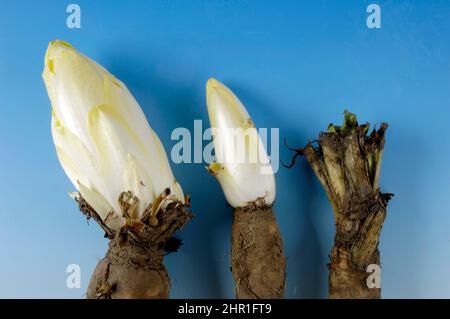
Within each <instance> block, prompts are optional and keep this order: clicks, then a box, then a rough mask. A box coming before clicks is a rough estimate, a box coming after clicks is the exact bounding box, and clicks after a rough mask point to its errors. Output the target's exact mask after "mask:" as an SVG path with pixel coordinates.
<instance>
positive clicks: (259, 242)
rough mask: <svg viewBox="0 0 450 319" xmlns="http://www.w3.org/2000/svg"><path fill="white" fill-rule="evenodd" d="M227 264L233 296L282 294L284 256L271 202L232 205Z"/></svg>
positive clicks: (284, 277) (277, 296)
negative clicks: (228, 263)
mask: <svg viewBox="0 0 450 319" xmlns="http://www.w3.org/2000/svg"><path fill="white" fill-rule="evenodd" d="M231 264H232V272H233V276H234V280H235V283H236V297H237V298H239V299H244V298H251V299H257V298H258V299H259V298H262V299H275V298H283V297H284V289H285V281H286V260H285V256H284V253H283V241H282V239H281V235H280V231H279V229H278V224H277V222H276V219H275V215H274V213H273V211H272V206H271V205H257V204H256V203H251V204H249V205H247V206H245V207H242V208H236V209H235V211H234V215H233V225H232V242H231Z"/></svg>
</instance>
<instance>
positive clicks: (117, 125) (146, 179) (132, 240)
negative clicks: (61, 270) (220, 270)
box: [42, 40, 190, 298]
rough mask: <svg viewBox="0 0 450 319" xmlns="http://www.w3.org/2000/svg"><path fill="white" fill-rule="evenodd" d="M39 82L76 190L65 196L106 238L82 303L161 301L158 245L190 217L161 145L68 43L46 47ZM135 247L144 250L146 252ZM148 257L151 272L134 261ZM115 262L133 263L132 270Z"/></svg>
mask: <svg viewBox="0 0 450 319" xmlns="http://www.w3.org/2000/svg"><path fill="white" fill-rule="evenodd" d="M42 76H43V79H44V82H45V85H46V87H47V92H48V95H49V98H50V101H51V104H52V124H51V127H52V136H53V141H54V143H55V147H56V153H57V155H58V159H59V161H60V163H61V165H62V167H63V169H64V171H65V172H66V174H67V176H68V177H69V179H70V180H71V182H72V183H73V185H74V186H75V188H76V189H77V190H78V192H77V193H73V195H72V196H73V197H74V198H75V199H76V200H77V201H78V203H79V206H80V209H81V210H82V211H83V213H85V214H87V215H88V217H93V218H95V219H96V220H97V221H98V222H99V223H100V225H101V226H102V227H103V229H104V230H105V232H106V234H107V236H108V237H110V239H111V242H110V249H109V251H108V253H107V256H106V257H105V259H104V260H102V261H101V262H100V263H99V265H98V266H97V269H96V272H95V274H94V276H93V278H92V280H91V285H90V287H89V290H88V297H111V296H113V297H140V298H145V297H167V295H168V289H169V286H168V284H169V283H168V277H167V273H166V271H165V269H164V267H163V266H162V256H161V254H160V248H158V247H163V246H164V242H163V241H165V240H168V238H169V237H170V236H171V235H172V233H173V232H174V231H175V230H176V228H179V227H181V226H182V225H183V224H184V223H185V222H186V220H187V219H188V218H189V217H190V214H189V213H188V212H187V211H186V209H185V207H186V203H185V199H184V195H183V191H182V189H181V187H180V185H179V184H178V182H177V181H176V180H175V178H174V176H173V174H172V171H171V169H170V166H169V162H168V159H167V155H166V153H165V151H164V148H163V146H162V144H161V141H160V140H159V138H158V136H157V135H156V134H155V132H154V131H153V130H152V128H151V127H150V126H149V124H148V122H147V120H146V118H145V115H144V113H143V111H142V110H141V108H140V106H139V104H138V103H137V102H136V100H135V99H134V97H133V96H132V95H131V93H130V92H129V91H128V89H127V87H126V86H125V85H124V84H123V83H122V82H121V81H120V80H118V79H117V78H115V77H114V76H113V75H112V74H111V73H109V72H108V71H107V70H106V69H105V68H103V67H102V66H101V65H99V64H98V63H96V62H94V61H93V60H91V59H89V58H88V57H86V56H84V55H83V54H81V53H79V52H78V51H77V50H76V49H75V48H73V47H72V46H71V45H70V44H68V43H66V42H64V41H59V40H57V41H52V42H50V44H49V46H48V49H47V52H46V54H45V67H44V71H43V74H42ZM166 215H167V216H166ZM171 218H172V219H173V218H178V219H179V221H180V222H177V223H175V224H176V227H175V228H174V227H173V226H171V227H172V228H171V227H167V225H165V221H166V220H170V219H171ZM156 238H158V239H156ZM119 240H120V243H121V247H119V245H118V244H117V243H118V241H119ZM161 241H162V242H161ZM124 243H125V244H124ZM138 246H139V247H142V246H144V247H146V246H148V249H147V252H146V251H145V250H142V249H141V248H137V247H138ZM127 247H128V249H129V250H130V251H129V252H128V251H127ZM124 251H125V252H126V253H125V254H124V253H123V252H124ZM148 251H149V252H151V254H152V256H151V257H152V258H153V259H154V261H155V264H156V265H157V266H158V267H153V268H154V269H152V267H150V268H149V267H148V265H147V266H145V267H139V266H138V265H139V263H140V262H141V261H142V260H140V259H142V258H140V259H139V258H137V257H136V256H138V255H139V256H140V255H142V256H147V257H148ZM128 253H129V254H128ZM127 254H128V255H129V256H127ZM114 256H116V257H117V256H121V258H125V259H126V258H134V259H135V260H133V262H134V264H135V265H134V266H133V267H135V268H133V267H131V266H130V264H128V263H126V261H123V260H122V261H121V260H119V261H117V260H118V259H117V258H113V257H114ZM142 256H141V257H142ZM113 261H114V262H113ZM160 266H162V268H161V267H160ZM130 267H131V268H130ZM111 268H114V269H115V271H113V269H111ZM144 268H147V271H144V272H143V271H142V269H144ZM159 268H160V269H159ZM106 273H108V275H109V278H106V277H104V275H105V274H106ZM127 273H128V277H127V275H126V274H127ZM102 276H103V277H102ZM120 276H125V279H124V278H120ZM130 276H131V277H133V276H134V277H136V278H137V279H136V278H134V279H132V280H130ZM105 278H106V279H105ZM114 280H115V281H117V282H118V281H120V282H124V283H125V284H122V286H119V285H117V282H116V284H114V282H113V281H114ZM124 280H128V282H127V281H124ZM139 281H141V284H142V282H144V283H148V287H146V286H145V285H143V286H142V285H141V286H139ZM151 281H153V283H152V282H151ZM155 283H156V284H155ZM158 285H159V286H158ZM142 287H144V288H145V289H144V290H142V289H143V288H142ZM147 288H148V289H147Z"/></svg>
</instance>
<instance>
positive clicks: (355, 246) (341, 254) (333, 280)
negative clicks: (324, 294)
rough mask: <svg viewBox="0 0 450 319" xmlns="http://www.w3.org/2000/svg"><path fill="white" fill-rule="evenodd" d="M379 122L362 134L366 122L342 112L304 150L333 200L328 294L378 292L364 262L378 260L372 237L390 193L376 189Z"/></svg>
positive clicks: (376, 239)
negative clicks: (340, 120) (342, 115)
mask: <svg viewBox="0 0 450 319" xmlns="http://www.w3.org/2000/svg"><path fill="white" fill-rule="evenodd" d="M387 126H388V125H387V124H386V123H383V124H381V127H380V128H379V129H378V130H375V129H374V130H373V131H372V133H371V134H370V135H369V136H367V131H368V129H369V124H368V123H367V124H364V125H358V122H357V120H356V116H355V115H354V114H352V113H349V112H347V111H346V112H345V120H344V125H343V126H335V125H332V124H330V126H329V127H328V132H326V133H321V134H320V135H319V140H318V141H317V143H318V147H313V145H312V144H311V143H309V144H308V145H307V146H306V147H305V148H304V149H300V150H297V154H296V155H298V154H300V155H303V156H305V158H306V159H307V161H308V162H309V164H310V165H311V167H312V169H313V171H314V172H315V174H316V176H317V177H318V179H319V181H320V183H321V184H322V186H323V187H324V189H325V191H326V193H327V196H328V198H329V200H330V202H331V204H332V206H333V211H334V219H335V225H336V235H335V238H334V247H333V249H332V252H331V261H330V264H329V268H330V274H329V296H330V298H380V296H381V289H380V287H369V286H368V284H367V278H368V276H369V275H370V273H368V272H367V267H368V266H369V265H371V264H374V265H377V266H380V254H379V251H378V243H379V239H380V233H381V228H382V226H383V222H384V219H385V217H386V206H387V202H388V201H389V199H390V198H391V196H392V194H383V193H381V192H380V190H379V176H380V168H381V159H382V155H383V148H384V140H385V139H384V133H385V131H386V129H387Z"/></svg>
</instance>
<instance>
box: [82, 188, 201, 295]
mask: <svg viewBox="0 0 450 319" xmlns="http://www.w3.org/2000/svg"><path fill="white" fill-rule="evenodd" d="M167 195H168V193H166V194H164V196H167ZM122 198H126V199H127V200H128V199H130V198H132V197H131V195H130V193H123V194H122V195H121V197H120V199H119V201H120V200H121V199H122ZM77 201H78V204H79V206H80V209H83V210H82V211H83V213H84V214H85V215H87V216H88V217H91V218H94V219H95V220H97V219H99V217H98V215H97V214H96V213H95V211H94V210H93V209H92V207H90V206H89V204H88V203H87V202H86V201H85V200H84V199H83V198H82V197H81V196H78V198H77ZM128 203H130V201H128ZM131 203H132V204H133V202H131ZM121 204H123V212H122V213H123V215H124V216H125V217H126V225H125V226H123V227H122V228H121V229H120V230H119V231H112V230H111V229H109V228H108V227H107V225H106V224H105V223H103V222H102V221H101V219H100V226H101V227H102V228H103V229H104V230H105V233H106V234H105V237H108V238H110V242H109V249H108V252H107V253H106V256H105V257H104V258H103V259H102V260H100V262H99V263H98V264H97V266H96V268H95V271H94V273H93V275H92V277H91V281H90V283H89V287H88V290H87V298H89V299H110V298H114V299H124V298H127V299H128V298H131V299H149V298H168V297H169V290H170V278H169V276H168V273H167V271H166V268H165V267H164V265H163V252H164V248H165V246H166V243H167V242H168V241H170V239H171V237H172V235H173V234H174V233H175V232H176V231H177V230H178V229H180V228H182V227H183V226H184V225H185V224H186V223H187V222H188V221H189V220H190V219H191V218H192V214H191V213H190V212H189V211H188V210H187V207H188V206H189V203H187V204H183V203H181V202H179V201H171V202H170V203H169V204H168V205H167V206H165V208H162V209H161V212H159V211H156V210H155V209H152V207H149V208H148V210H147V211H146V212H147V213H146V212H144V215H143V218H141V219H140V220H135V219H131V218H130V217H129V215H130V214H129V211H130V210H131V209H132V207H133V205H132V204H131V205H127V202H125V200H124V201H123V202H121Z"/></svg>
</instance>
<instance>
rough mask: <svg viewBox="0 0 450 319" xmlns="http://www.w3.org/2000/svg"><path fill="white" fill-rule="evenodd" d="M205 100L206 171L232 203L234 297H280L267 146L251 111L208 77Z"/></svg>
mask: <svg viewBox="0 0 450 319" xmlns="http://www.w3.org/2000/svg"><path fill="white" fill-rule="evenodd" d="M206 99H207V104H208V114H209V119H210V122H211V128H212V129H213V131H212V132H213V137H214V148H215V151H216V157H217V159H218V161H217V162H216V163H212V164H211V165H210V166H209V167H208V171H209V172H210V173H211V174H212V175H214V176H215V177H216V178H217V180H218V182H219V183H220V185H221V187H222V190H223V192H224V194H225V197H226V199H227V201H228V203H229V204H230V205H231V206H233V207H234V213H233V225H232V232H231V269H232V272H233V277H234V281H235V284H236V297H237V298H252V299H253V298H266V299H268V298H283V297H284V288H285V279H286V260H285V256H284V253H283V241H282V239H281V234H280V231H279V229H278V224H277V222H276V219H275V214H274V213H273V210H272V205H273V202H274V200H275V177H274V173H273V169H272V167H271V165H270V161H269V158H268V156H267V153H266V150H265V148H264V145H263V143H262V141H261V138H260V136H259V134H258V132H257V130H256V127H255V125H254V123H253V121H252V119H251V118H250V115H249V114H248V112H247V110H246V109H245V107H244V106H243V105H242V103H241V102H240V101H239V99H238V98H237V96H236V95H234V93H233V92H231V90H230V89H229V88H227V87H226V86H225V85H223V84H222V83H220V82H219V81H217V80H215V79H212V78H211V79H209V80H208V83H207V85H206ZM242 154H244V155H245V156H243V157H242V158H241V160H240V156H239V155H242ZM252 155H255V156H252ZM256 155H257V156H256ZM252 159H253V160H252Z"/></svg>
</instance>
